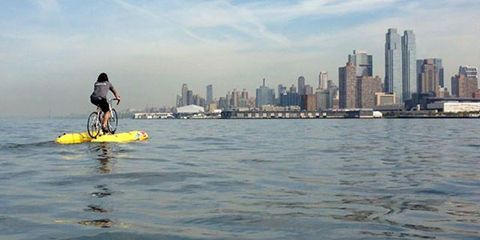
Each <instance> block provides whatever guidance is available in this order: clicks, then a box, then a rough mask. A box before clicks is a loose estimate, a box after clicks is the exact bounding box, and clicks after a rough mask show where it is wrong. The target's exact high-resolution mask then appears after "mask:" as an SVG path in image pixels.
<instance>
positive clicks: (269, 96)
mask: <svg viewBox="0 0 480 240" xmlns="http://www.w3.org/2000/svg"><path fill="white" fill-rule="evenodd" d="M255 101H256V102H255V105H256V106H257V107H258V108H259V107H261V106H263V105H273V104H274V103H275V91H274V90H273V89H271V88H269V87H267V86H265V78H264V79H263V85H262V86H260V87H259V88H257V91H256V98H255Z"/></svg>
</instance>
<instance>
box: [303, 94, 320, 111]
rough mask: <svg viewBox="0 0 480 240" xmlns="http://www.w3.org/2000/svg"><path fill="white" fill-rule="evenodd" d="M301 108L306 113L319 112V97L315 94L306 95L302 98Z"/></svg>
mask: <svg viewBox="0 0 480 240" xmlns="http://www.w3.org/2000/svg"><path fill="white" fill-rule="evenodd" d="M300 105H301V106H300V108H301V109H302V110H306V111H316V110H317V96H316V95H315V94H305V95H302V96H301V103H300Z"/></svg>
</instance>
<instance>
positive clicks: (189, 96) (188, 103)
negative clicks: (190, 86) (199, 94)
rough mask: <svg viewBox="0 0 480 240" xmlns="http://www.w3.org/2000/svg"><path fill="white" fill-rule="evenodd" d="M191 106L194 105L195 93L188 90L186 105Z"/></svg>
mask: <svg viewBox="0 0 480 240" xmlns="http://www.w3.org/2000/svg"><path fill="white" fill-rule="evenodd" d="M191 104H193V91H192V90H187V102H186V104H185V105H191Z"/></svg>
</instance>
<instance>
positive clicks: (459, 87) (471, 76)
mask: <svg viewBox="0 0 480 240" xmlns="http://www.w3.org/2000/svg"><path fill="white" fill-rule="evenodd" d="M477 74H478V69H477V68H476V67H472V66H460V67H459V69H458V74H456V75H455V76H453V77H452V95H454V96H456V97H460V98H471V97H473V95H474V93H475V92H476V91H477V90H478V76H477Z"/></svg>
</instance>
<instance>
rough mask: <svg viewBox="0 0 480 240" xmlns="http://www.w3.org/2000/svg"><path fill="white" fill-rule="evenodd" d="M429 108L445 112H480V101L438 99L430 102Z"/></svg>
mask: <svg viewBox="0 0 480 240" xmlns="http://www.w3.org/2000/svg"><path fill="white" fill-rule="evenodd" d="M427 109H429V110H439V111H442V112H445V113H471V112H475V113H478V112H480V102H452V101H438V102H433V103H430V104H428V106H427Z"/></svg>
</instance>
